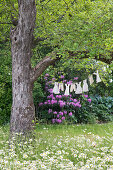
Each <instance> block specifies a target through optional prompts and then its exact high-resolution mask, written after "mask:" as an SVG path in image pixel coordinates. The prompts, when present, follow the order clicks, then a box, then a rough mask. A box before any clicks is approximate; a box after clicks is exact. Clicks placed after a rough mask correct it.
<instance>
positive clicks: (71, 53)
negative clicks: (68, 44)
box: [68, 51, 113, 64]
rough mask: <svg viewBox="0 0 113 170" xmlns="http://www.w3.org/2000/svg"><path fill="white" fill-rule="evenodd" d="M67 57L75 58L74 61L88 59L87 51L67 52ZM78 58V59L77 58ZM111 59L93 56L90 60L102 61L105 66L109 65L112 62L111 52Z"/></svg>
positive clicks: (112, 55)
mask: <svg viewBox="0 0 113 170" xmlns="http://www.w3.org/2000/svg"><path fill="white" fill-rule="evenodd" d="M68 53H69V56H70V58H72V57H73V58H75V59H85V58H90V56H89V51H77V52H75V53H74V52H71V51H69V52H68ZM81 54H84V55H83V56H82V57H81ZM79 56H80V57H79ZM110 56H111V58H110V59H107V58H106V57H104V56H102V55H99V57H97V56H94V57H93V58H92V59H95V60H98V61H102V62H104V63H106V64H110V63H111V62H112V61H113V52H112V53H111V55H110Z"/></svg>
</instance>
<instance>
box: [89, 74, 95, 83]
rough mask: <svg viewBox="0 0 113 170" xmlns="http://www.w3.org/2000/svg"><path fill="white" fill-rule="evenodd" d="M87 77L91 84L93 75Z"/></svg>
mask: <svg viewBox="0 0 113 170" xmlns="http://www.w3.org/2000/svg"><path fill="white" fill-rule="evenodd" d="M88 78H89V83H90V85H91V84H93V83H94V80H93V75H90V76H89V77H88Z"/></svg>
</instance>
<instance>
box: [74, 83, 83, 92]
mask: <svg viewBox="0 0 113 170" xmlns="http://www.w3.org/2000/svg"><path fill="white" fill-rule="evenodd" d="M76 85H77V89H76V92H75V94H81V93H82V87H81V82H79V83H76Z"/></svg>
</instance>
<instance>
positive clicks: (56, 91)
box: [53, 82, 60, 94]
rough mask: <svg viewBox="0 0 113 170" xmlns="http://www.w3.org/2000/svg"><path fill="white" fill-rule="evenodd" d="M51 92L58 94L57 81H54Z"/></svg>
mask: <svg viewBox="0 0 113 170" xmlns="http://www.w3.org/2000/svg"><path fill="white" fill-rule="evenodd" d="M53 93H54V94H59V93H60V92H59V87H58V82H55V85H54V88H53Z"/></svg>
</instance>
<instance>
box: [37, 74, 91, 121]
mask: <svg viewBox="0 0 113 170" xmlns="http://www.w3.org/2000/svg"><path fill="white" fill-rule="evenodd" d="M64 78H65V77H64V75H60V76H59V78H57V79H56V78H51V76H49V74H47V73H46V74H45V77H44V79H45V90H46V93H47V99H46V100H45V101H43V102H41V103H39V110H38V117H40V118H41V119H46V120H47V122H52V123H58V124H59V123H66V122H68V123H81V122H84V119H83V118H82V117H83V116H84V115H81V114H80V111H81V109H82V106H85V105H87V106H89V108H90V105H91V99H90V98H88V95H86V94H81V95H76V94H75V92H74V91H73V92H72V93H71V94H70V95H68V96H67V95H64V91H60V94H54V93H53V87H54V82H55V81H56V82H63V83H67V84H71V83H72V82H77V81H78V77H74V78H73V80H70V81H69V80H65V79H64ZM87 116H88V115H87V114H86V115H85V122H84V123H87V122H88V118H87Z"/></svg>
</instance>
